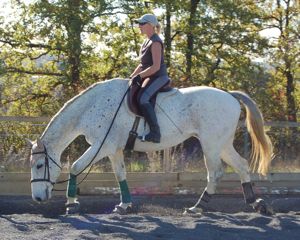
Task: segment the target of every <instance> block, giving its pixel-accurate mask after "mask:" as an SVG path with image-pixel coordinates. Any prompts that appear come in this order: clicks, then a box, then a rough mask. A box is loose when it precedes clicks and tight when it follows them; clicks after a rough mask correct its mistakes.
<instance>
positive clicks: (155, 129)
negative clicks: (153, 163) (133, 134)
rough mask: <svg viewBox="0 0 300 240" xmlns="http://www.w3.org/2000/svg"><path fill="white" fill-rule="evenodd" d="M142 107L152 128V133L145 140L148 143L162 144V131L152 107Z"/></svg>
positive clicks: (147, 104)
mask: <svg viewBox="0 0 300 240" xmlns="http://www.w3.org/2000/svg"><path fill="white" fill-rule="evenodd" d="M140 107H141V111H142V113H143V115H144V117H145V120H146V122H147V123H148V124H149V127H150V132H149V133H148V134H147V135H146V136H145V140H146V141H147V142H154V143H160V129H159V126H158V123H157V118H156V115H155V112H154V109H153V107H152V105H151V104H150V103H146V104H142V105H141V106H140Z"/></svg>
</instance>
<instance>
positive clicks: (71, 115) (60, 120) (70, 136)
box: [41, 80, 128, 157]
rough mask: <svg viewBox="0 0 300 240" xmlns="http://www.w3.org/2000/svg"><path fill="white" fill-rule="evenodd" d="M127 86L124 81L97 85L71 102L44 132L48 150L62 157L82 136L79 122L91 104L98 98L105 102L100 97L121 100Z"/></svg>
mask: <svg viewBox="0 0 300 240" xmlns="http://www.w3.org/2000/svg"><path fill="white" fill-rule="evenodd" d="M127 84H128V82H127V81H124V80H123V81H122V80H114V81H107V82H104V83H100V84H95V85H93V86H92V87H90V88H88V89H87V90H86V91H84V92H83V93H81V94H79V95H78V96H76V97H74V98H73V99H72V100H70V102H69V103H67V104H66V105H65V106H64V107H63V108H62V109H61V110H60V111H59V112H58V113H57V114H56V116H55V117H54V118H53V119H52V120H51V122H50V124H49V125H48V126H47V128H46V130H45V131H44V133H43V135H42V137H41V139H42V141H43V142H44V144H45V145H46V148H47V149H50V150H51V151H52V152H53V153H55V154H57V155H58V156H59V157H60V155H61V154H62V152H63V151H64V149H65V148H66V147H67V146H68V145H69V144H70V143H71V142H72V141H73V140H74V139H75V138H76V137H77V136H78V135H80V134H81V132H80V129H78V128H77V121H78V119H80V117H81V115H82V114H83V113H84V112H85V111H86V108H88V107H89V106H91V102H94V101H95V99H97V98H98V100H99V102H104V101H101V99H99V98H100V97H101V98H104V99H106V98H107V97H108V96H109V97H110V98H113V97H116V98H120V96H119V95H121V94H122V93H123V92H124V93H125V90H126V87H127ZM95 96H96V97H95ZM103 107H105V106H103Z"/></svg>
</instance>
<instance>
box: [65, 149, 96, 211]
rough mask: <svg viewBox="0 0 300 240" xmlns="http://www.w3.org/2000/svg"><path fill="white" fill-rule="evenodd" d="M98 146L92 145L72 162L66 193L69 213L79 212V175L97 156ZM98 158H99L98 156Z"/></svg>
mask: <svg viewBox="0 0 300 240" xmlns="http://www.w3.org/2000/svg"><path fill="white" fill-rule="evenodd" d="M98 148H99V147H98V146H97V144H93V145H91V146H90V147H89V148H88V149H87V150H86V151H85V153H84V154H83V155H82V156H81V157H80V158H78V159H77V160H76V161H75V162H74V163H73V164H72V167H71V170H70V175H69V181H68V188H67V193H66V196H67V203H66V208H67V209H66V210H67V211H66V212H67V214H74V213H78V212H79V209H80V204H79V201H78V199H77V175H78V174H79V173H81V172H82V171H83V170H84V169H85V168H86V167H87V165H88V164H89V161H91V160H92V159H93V158H94V157H95V155H96V154H97V151H98ZM97 159H99V157H98V156H97ZM95 161H96V160H95Z"/></svg>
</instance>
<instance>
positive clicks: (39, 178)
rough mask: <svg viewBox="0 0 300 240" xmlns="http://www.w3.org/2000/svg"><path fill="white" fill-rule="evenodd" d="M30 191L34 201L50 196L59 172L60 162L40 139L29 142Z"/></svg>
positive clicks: (44, 199) (43, 199) (45, 199)
mask: <svg viewBox="0 0 300 240" xmlns="http://www.w3.org/2000/svg"><path fill="white" fill-rule="evenodd" d="M31 146H32V147H31V157H30V166H31V192H32V198H33V200H35V201H38V202H42V201H47V200H48V199H50V198H51V192H52V189H53V185H54V184H55V181H56V179H57V178H58V176H59V174H60V172H61V166H60V162H58V161H57V160H55V159H54V156H53V154H52V153H51V152H50V151H51V150H50V149H46V147H45V145H44V144H43V142H42V141H41V140H40V139H37V140H36V141H34V142H31Z"/></svg>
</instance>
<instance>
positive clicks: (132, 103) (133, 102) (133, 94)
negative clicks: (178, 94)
mask: <svg viewBox="0 0 300 240" xmlns="http://www.w3.org/2000/svg"><path fill="white" fill-rule="evenodd" d="M172 89H173V88H172V87H171V81H170V80H169V82H168V83H167V84H165V85H164V86H163V87H162V88H160V89H159V90H158V91H157V92H156V93H155V94H154V95H153V97H152V98H151V99H150V102H151V104H152V105H153V106H155V103H156V97H157V95H158V93H160V92H169V91H171V90H172ZM139 90H140V86H138V85H136V84H133V85H131V87H130V89H129V93H128V94H127V104H128V107H129V109H130V111H131V112H133V113H134V114H135V115H137V116H143V114H142V113H141V111H140V109H139V105H138V101H137V95H138V93H139Z"/></svg>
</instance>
